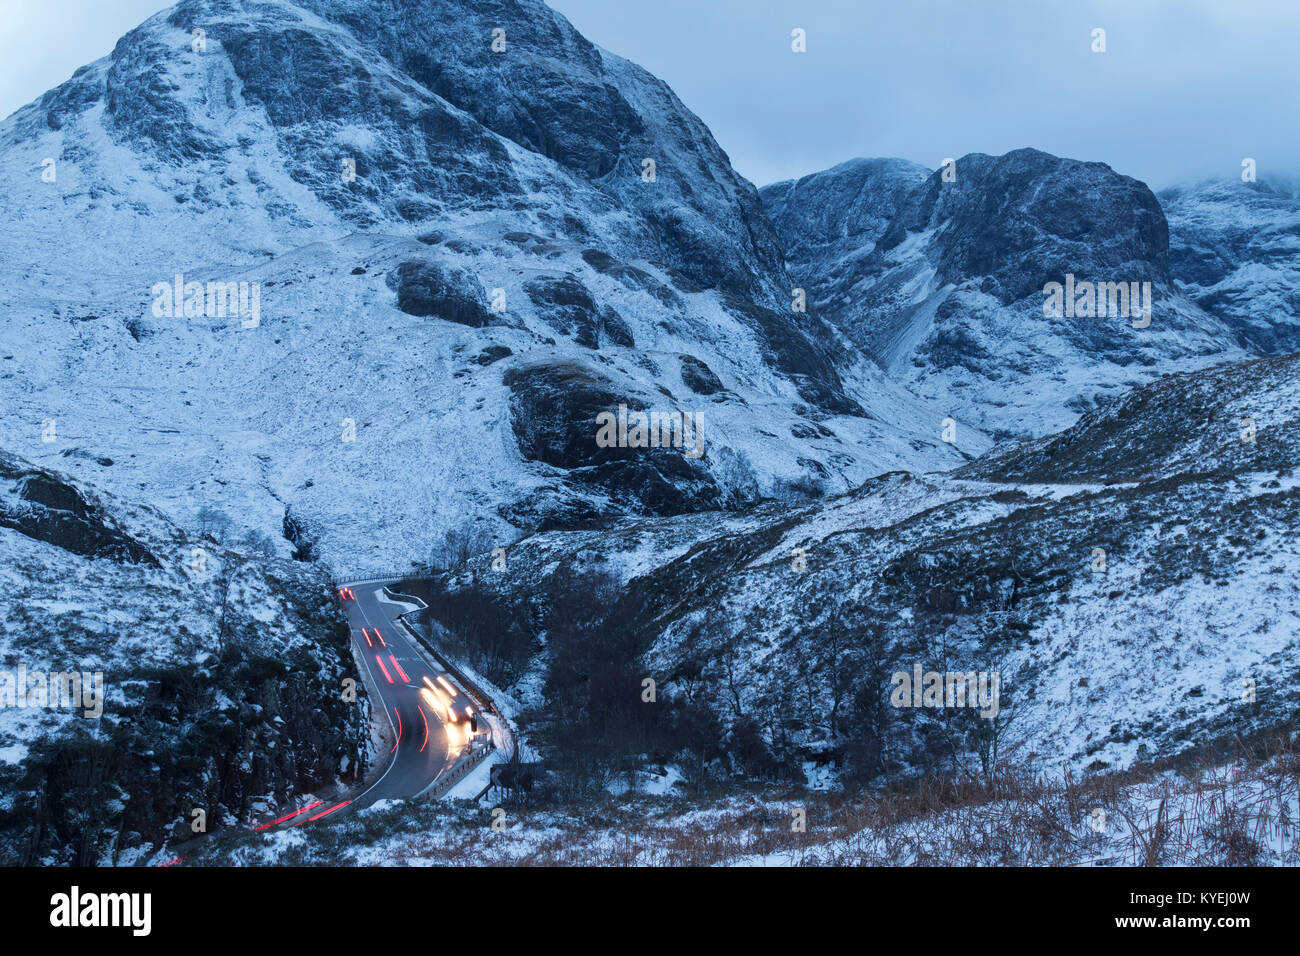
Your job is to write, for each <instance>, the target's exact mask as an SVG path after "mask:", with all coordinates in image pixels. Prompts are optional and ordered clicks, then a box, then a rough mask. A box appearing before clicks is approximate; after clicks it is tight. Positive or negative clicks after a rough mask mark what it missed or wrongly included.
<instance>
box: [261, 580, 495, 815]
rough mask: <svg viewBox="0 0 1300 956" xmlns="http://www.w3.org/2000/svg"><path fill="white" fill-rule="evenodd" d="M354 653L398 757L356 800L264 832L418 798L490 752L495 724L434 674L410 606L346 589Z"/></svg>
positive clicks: (377, 588) (326, 803) (303, 811)
mask: <svg viewBox="0 0 1300 956" xmlns="http://www.w3.org/2000/svg"><path fill="white" fill-rule="evenodd" d="M338 597H339V600H340V601H341V602H342V607H343V611H344V613H345V614H346V615H347V619H348V627H349V630H350V631H351V635H352V642H353V648H354V650H355V653H356V657H357V659H358V660H359V661H360V662H361V664H362V666H363V667H364V668H365V680H366V686H367V689H368V691H369V694H370V699H371V702H372V704H373V705H374V707H375V709H376V714H378V712H379V710H381V709H382V710H383V711H384V712H385V713H386V714H387V716H388V725H389V727H390V728H391V733H390V734H389V742H390V743H391V745H392V749H391V750H390V751H389V753H390V754H391V758H390V760H389V762H388V766H387V768H386V769H385V770H384V772H383V773H382V774H381V775H380V776H379V778H378V779H376V780H375V781H374V782H373V783H372V784H371V785H370V786H369V787H368V788H367V789H366V790H364V791H363V792H362V793H361V794H360V795H358V796H356V797H353V798H352V799H350V800H342V801H337V800H336V801H330V800H317V801H313V802H310V803H308V805H306V806H304V807H301V808H300V809H298V810H296V811H294V812H292V813H288V814H285V815H283V816H280V817H277V818H275V819H273V820H269V821H267V822H266V823H263V824H261V825H260V826H258V827H256V829H258V830H263V829H267V828H270V827H277V826H302V825H303V824H305V823H309V822H311V821H313V820H319V819H321V818H322V817H327V816H330V815H332V814H334V813H338V812H346V811H348V810H360V809H363V808H365V807H368V806H370V805H372V804H374V803H378V802H379V801H380V800H392V799H399V800H402V799H411V798H414V797H419V796H421V795H423V794H424V793H426V792H427V791H429V790H430V789H432V788H433V787H435V786H436V785H438V784H439V783H442V782H443V781H444V780H446V779H447V775H448V774H450V773H451V772H452V771H453V769H454V768H455V767H456V765H457V761H458V759H459V758H460V757H461V756H462V755H464V754H466V753H468V748H469V747H470V746H471V742H472V745H473V746H474V747H476V748H482V747H486V746H487V744H488V740H489V739H490V730H491V728H490V724H489V723H488V721H487V720H486V719H485V717H484V716H483V715H481V714H480V713H479V708H478V705H477V704H475V703H474V702H473V701H472V700H471V699H470V697H469V695H468V694H467V693H466V692H465V690H464V688H462V687H460V686H458V685H457V683H456V680H455V678H454V677H453V676H452V675H451V674H449V673H447V672H445V671H444V670H442V668H440V667H437V666H435V665H434V664H433V663H432V662H431V660H430V658H429V657H428V656H427V655H426V654H425V653H424V652H423V651H422V650H421V649H420V648H419V647H417V646H416V645H415V642H414V641H413V640H412V639H411V637H410V636H409V635H408V633H407V632H406V629H405V628H404V627H403V626H402V625H401V624H400V623H399V622H398V617H399V616H400V615H402V614H405V613H407V612H408V611H409V610H410V606H409V605H405V604H401V603H398V602H396V601H392V600H388V599H386V598H385V597H384V587H383V585H382V584H381V583H374V582H372V583H368V584H364V585H363V584H357V585H355V586H348V585H343V586H341V588H340V589H339V592H338Z"/></svg>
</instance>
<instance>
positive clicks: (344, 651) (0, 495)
mask: <svg viewBox="0 0 1300 956" xmlns="http://www.w3.org/2000/svg"><path fill="white" fill-rule="evenodd" d="M88 454H89V453H88V452H86V451H84V450H82V449H77V448H69V449H68V450H67V451H66V453H65V457H64V458H63V461H62V464H63V465H64V466H65V468H66V469H67V470H73V469H72V468H71V467H70V466H72V465H73V464H74V463H75V462H76V461H78V460H81V459H84V458H86V457H87V456H88ZM95 464H96V466H97V467H99V468H109V467H115V463H113V462H111V461H109V460H107V459H104V460H102V461H98V462H95ZM205 531H206V534H203V535H199V534H189V533H186V532H185V531H183V530H182V529H181V528H178V527H177V526H176V525H174V524H172V523H171V522H170V521H168V520H167V519H166V518H165V517H164V516H162V515H161V514H160V513H159V512H158V511H157V510H156V509H154V508H152V507H150V506H148V505H145V504H139V503H136V502H128V501H124V500H122V499H119V498H117V497H116V496H114V495H110V494H105V493H103V492H101V491H98V490H96V489H94V488H93V487H91V486H89V485H87V484H86V483H84V482H81V481H78V480H75V479H72V478H69V477H68V475H67V474H66V472H65V471H54V470H50V469H45V468H38V467H35V466H33V465H31V464H30V463H28V462H24V461H22V460H20V459H16V458H14V457H12V456H10V455H6V454H0V555H2V556H3V559H2V560H0V665H2V670H3V676H2V677H0V792H3V795H4V796H3V814H0V833H2V834H3V839H0V863H3V864H5V865H10V866H12V865H18V864H21V865H27V866H32V865H38V864H40V865H49V864H59V865H68V864H76V865H81V866H87V865H101V864H113V863H129V862H132V861H134V860H136V859H138V858H139V854H140V853H142V852H145V851H148V850H149V849H151V848H152V847H154V846H155V845H156V843H157V841H158V840H160V839H162V838H163V837H172V838H175V839H176V840H178V841H180V840H184V839H187V838H189V837H190V836H191V835H192V833H193V830H192V826H193V825H194V824H195V822H196V819H197V818H196V817H195V816H194V815H193V811H194V810H195V809H199V810H202V811H203V812H204V814H205V817H204V819H203V823H204V825H205V827H206V830H207V831H209V832H211V831H216V830H219V829H222V828H224V827H227V826H231V825H233V824H236V823H240V822H247V821H248V820H249V819H250V818H252V817H254V816H256V815H257V814H265V813H266V812H267V811H270V810H274V809H276V808H278V807H281V806H283V805H285V803H287V802H291V800H292V798H293V797H294V796H296V795H297V794H298V793H299V792H301V791H302V790H304V789H308V788H311V787H312V786H316V785H321V786H328V785H329V784H331V783H332V782H335V781H336V780H346V781H353V780H356V779H357V778H358V775H359V774H360V772H361V771H362V770H363V769H364V766H365V763H366V761H367V760H368V758H369V754H368V753H367V746H368V731H367V724H368V714H369V711H368V709H367V708H366V707H365V706H364V704H365V699H364V695H363V696H362V698H361V703H362V706H357V705H356V704H352V703H345V702H344V699H343V695H342V694H340V693H339V688H340V687H342V686H343V680H344V678H345V677H348V676H349V675H351V674H353V673H354V669H353V665H352V660H351V656H350V654H349V651H348V645H349V637H348V632H347V628H346V627H345V626H344V625H343V621H342V618H341V616H340V615H339V614H338V611H337V609H336V607H335V606H334V605H333V604H332V602H331V601H330V590H329V580H328V576H327V575H326V574H325V573H324V572H323V571H322V570H321V569H320V568H319V567H318V566H317V565H314V564H311V563H305V562H300V561H293V560H289V559H288V558H283V559H276V558H273V557H270V556H269V553H268V552H269V550H270V549H269V548H268V547H267V544H266V542H262V541H256V540H252V541H249V540H245V541H240V540H238V539H237V538H236V537H235V535H234V529H233V528H231V527H228V526H226V525H223V524H221V523H220V522H213V523H212V524H211V525H210V526H208V527H207V528H205ZM55 674H59V675H65V674H67V675H71V674H75V675H76V683H75V684H71V683H69V682H68V680H67V679H64V678H63V677H62V676H61V677H60V679H59V682H58V684H57V687H56V685H55V683H53V682H52V681H53V675H55ZM86 717H93V718H95V719H85V718H86Z"/></svg>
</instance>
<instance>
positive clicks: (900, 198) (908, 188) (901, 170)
mask: <svg viewBox="0 0 1300 956" xmlns="http://www.w3.org/2000/svg"><path fill="white" fill-rule="evenodd" d="M929 175H930V170H928V169H926V168H925V167H924V166H921V165H919V164H917V163H912V162H908V161H907V160H905V159H851V160H849V161H848V162H846V163H840V165H838V166H834V167H832V168H830V169H828V170H826V171H825V172H820V173H813V174H812V175H809V176H804V177H803V178H802V179H799V180H793V179H791V180H786V181H785V182H780V183H773V184H772V185H770V186H764V187H763V188H762V189H761V190H760V191H759V192H760V194H761V195H762V198H763V208H764V209H765V210H767V214H768V216H770V217H771V219H772V222H773V224H774V225H775V226H776V230H777V233H778V234H779V235H780V236H781V241H782V243H783V244H784V246H785V258H786V262H787V264H788V265H789V268H790V271H791V277H792V278H793V279H795V280H798V281H797V282H796V284H798V282H814V281H815V282H816V283H817V284H818V285H819V286H820V285H822V284H824V283H826V282H828V281H830V280H831V279H832V278H833V276H834V275H835V274H836V273H837V272H842V271H844V270H846V269H847V268H849V266H850V263H851V262H853V261H856V260H859V259H861V258H862V257H864V256H866V255H868V254H870V252H871V250H872V249H873V248H874V247H875V245H876V243H877V242H878V241H879V240H880V237H881V236H883V235H884V234H885V230H886V229H887V228H889V224H890V223H891V222H892V221H893V219H894V216H895V214H896V213H897V212H898V209H899V207H900V206H901V205H902V204H903V202H904V200H906V199H907V197H908V196H909V195H910V194H911V192H912V190H914V189H916V187H917V186H919V185H921V183H923V182H925V180H926V179H927V178H928V177H929Z"/></svg>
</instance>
